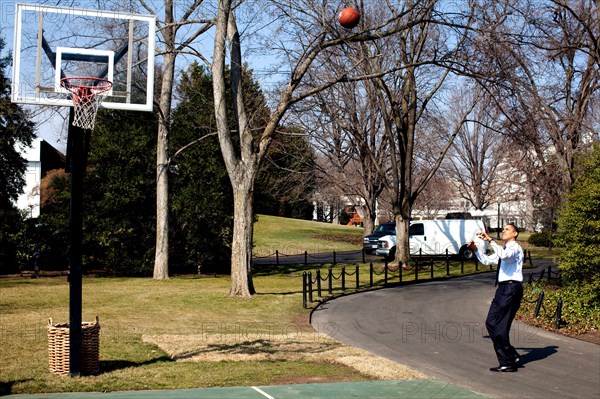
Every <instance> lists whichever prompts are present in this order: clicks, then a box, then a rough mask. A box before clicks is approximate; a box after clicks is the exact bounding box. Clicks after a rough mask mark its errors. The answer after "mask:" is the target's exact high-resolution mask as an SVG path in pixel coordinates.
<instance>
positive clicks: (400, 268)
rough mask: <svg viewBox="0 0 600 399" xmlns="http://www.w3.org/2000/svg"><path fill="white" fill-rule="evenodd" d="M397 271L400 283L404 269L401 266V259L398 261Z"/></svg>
mask: <svg viewBox="0 0 600 399" xmlns="http://www.w3.org/2000/svg"><path fill="white" fill-rule="evenodd" d="M398 271H399V272H400V277H399V278H400V283H402V272H403V271H404V268H403V267H402V261H400V262H398Z"/></svg>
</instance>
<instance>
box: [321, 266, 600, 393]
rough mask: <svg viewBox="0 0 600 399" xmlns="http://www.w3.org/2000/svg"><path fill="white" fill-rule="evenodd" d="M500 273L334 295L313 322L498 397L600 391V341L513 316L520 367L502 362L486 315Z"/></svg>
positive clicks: (362, 345)
mask: <svg viewBox="0 0 600 399" xmlns="http://www.w3.org/2000/svg"><path fill="white" fill-rule="evenodd" d="M493 279H494V273H486V274H480V275H476V276H469V277H462V278H457V279H452V280H447V281H441V282H440V281H438V282H430V283H422V284H418V285H410V286H401V287H394V288H386V289H381V290H378V291H370V292H364V293H359V294H354V295H349V296H345V297H340V298H336V299H334V300H331V301H328V302H326V303H324V304H322V305H320V306H319V307H318V308H317V309H315V311H314V312H313V314H312V319H311V322H312V325H313V327H314V328H315V329H316V330H317V331H319V332H324V333H327V334H329V335H331V336H332V337H334V338H335V339H338V340H340V341H342V342H344V343H346V344H349V345H352V346H356V347H360V348H363V349H366V350H368V351H370V352H372V353H375V354H377V355H380V356H383V357H386V358H389V359H392V360H394V361H397V362H398V363H401V364H404V365H407V366H409V367H412V368H413V369H415V370H418V371H421V372H423V373H425V374H427V375H430V376H432V377H434V378H437V379H441V380H444V381H448V382H451V383H453V384H456V385H460V386H463V387H466V388H469V389H470V390H472V391H474V392H477V393H481V394H484V395H486V396H490V397H497V398H515V397H519V398H559V397H560V398H600V345H596V344H593V343H588V342H583V341H580V340H576V339H572V338H568V337H564V336H562V335H558V334H552V333H549V332H546V331H543V330H540V329H537V328H534V327H531V326H528V325H526V324H523V323H519V322H515V323H514V324H513V328H512V335H511V341H512V344H513V345H514V346H515V347H516V348H517V351H519V353H521V359H522V360H521V362H522V367H521V368H520V369H519V370H518V372H516V373H494V372H490V371H489V368H490V367H494V366H496V365H497V360H496V356H495V354H494V351H493V348H492V342H491V340H490V339H489V337H488V336H487V331H486V329H485V324H484V321H485V317H486V314H487V309H488V307H489V304H490V301H491V299H492V297H493V294H494V284H493Z"/></svg>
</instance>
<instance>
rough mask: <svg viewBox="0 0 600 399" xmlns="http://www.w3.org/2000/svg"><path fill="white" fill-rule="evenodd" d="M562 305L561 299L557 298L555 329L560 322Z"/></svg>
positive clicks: (558, 326)
mask: <svg viewBox="0 0 600 399" xmlns="http://www.w3.org/2000/svg"><path fill="white" fill-rule="evenodd" d="M562 306H563V302H562V299H559V300H558V305H557V306H556V329H557V330H558V329H559V328H560V324H561V322H562Z"/></svg>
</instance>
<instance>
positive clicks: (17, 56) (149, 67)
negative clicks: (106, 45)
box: [11, 3, 156, 112]
mask: <svg viewBox="0 0 600 399" xmlns="http://www.w3.org/2000/svg"><path fill="white" fill-rule="evenodd" d="M27 11H30V12H35V13H37V15H44V14H65V15H72V16H83V17H92V18H107V19H120V20H125V21H137V22H140V23H144V24H147V29H148V31H147V32H148V37H147V49H148V51H147V62H146V76H147V79H146V82H145V91H146V98H145V100H146V101H145V102H144V103H132V102H129V98H128V99H127V100H126V102H111V101H107V100H105V101H102V102H101V103H100V106H99V107H100V108H106V109H119V110H129V111H146V112H151V111H152V110H153V105H154V96H153V93H154V59H155V54H154V52H155V36H156V17H155V16H153V15H141V14H129V13H121V12H115V11H102V10H86V9H79V8H65V7H54V6H46V5H39V4H23V3H18V4H16V8H15V30H14V42H13V43H14V48H13V65H12V94H11V101H12V102H14V103H19V104H29V105H48V106H65V107H72V106H73V101H72V100H71V99H70V97H69V96H68V94H66V91H65V90H64V89H63V88H61V87H60V84H59V85H58V86H56V82H57V79H58V82H60V78H61V71H60V70H58V69H57V70H56V73H55V74H54V76H55V77H54V86H55V87H54V92H55V94H56V95H55V96H54V97H46V96H43V95H41V94H40V93H41V92H43V91H41V90H35V91H34V92H33V93H32V91H31V90H29V91H27V92H26V91H25V90H22V88H23V87H26V84H25V83H24V82H23V81H22V80H21V78H22V76H23V75H22V67H23V65H22V64H21V50H22V45H23V43H22V30H23V15H24V12H27ZM40 19H41V18H40ZM39 41H40V43H41V39H40V40H39ZM59 48H62V52H59V51H57V50H54V51H55V54H56V56H57V57H56V58H57V59H56V62H55V66H56V67H60V65H61V64H60V61H59V60H58V58H59V54H60V58H62V54H65V53H69V54H79V55H83V56H85V55H103V56H108V57H109V65H108V68H109V72H108V73H109V75H110V77H109V79H108V80H111V81H112V79H113V73H114V68H113V67H114V52H112V54H109V53H111V51H109V50H100V49H86V48H73V47H59ZM67 49H68V50H67ZM40 56H41V57H45V56H46V55H45V54H41V55H40V51H39V50H38V63H39V57H40ZM30 67H31V66H30ZM109 75H107V77H108V76H109ZM33 77H34V78H35V75H34V76H33ZM28 84H30V85H31V83H28ZM110 94H112V93H110ZM63 97H64V98H63Z"/></svg>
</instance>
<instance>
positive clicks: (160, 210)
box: [139, 0, 214, 280]
mask: <svg viewBox="0 0 600 399" xmlns="http://www.w3.org/2000/svg"><path fill="white" fill-rule="evenodd" d="M139 1H140V4H141V5H142V7H143V8H144V9H145V10H146V11H147V12H149V13H151V14H154V15H162V19H160V18H159V19H158V20H157V25H158V34H159V36H160V38H161V40H159V43H160V44H162V46H163V47H162V48H160V49H158V50H157V52H158V55H159V56H162V57H163V63H162V79H161V82H160V97H159V99H158V117H159V119H158V120H159V124H158V141H157V148H156V251H155V258H154V278H155V279H157V280H164V279H168V278H169V190H168V188H169V174H168V166H169V130H170V125H171V105H172V100H173V88H174V79H175V61H176V58H177V55H178V54H181V53H192V54H193V55H195V56H199V57H200V58H204V56H203V55H202V54H201V53H198V52H197V51H195V50H193V48H192V47H191V46H190V45H191V44H192V43H194V41H195V40H196V39H198V37H200V36H201V35H202V34H203V33H205V32H207V31H208V30H209V29H210V28H211V27H212V26H213V24H214V19H213V18H210V17H209V18H205V17H203V16H202V14H201V12H200V9H201V7H202V5H203V3H204V1H203V0H189V1H179V2H176V1H174V0H164V3H163V4H162V7H161V9H160V11H161V12H159V9H158V7H156V8H154V6H155V4H154V3H151V2H147V1H145V0H139ZM206 3H210V2H206ZM206 8H208V6H207V7H206ZM208 11H210V9H209V10H207V12H208ZM177 14H179V18H177V16H176V15H177Z"/></svg>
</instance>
